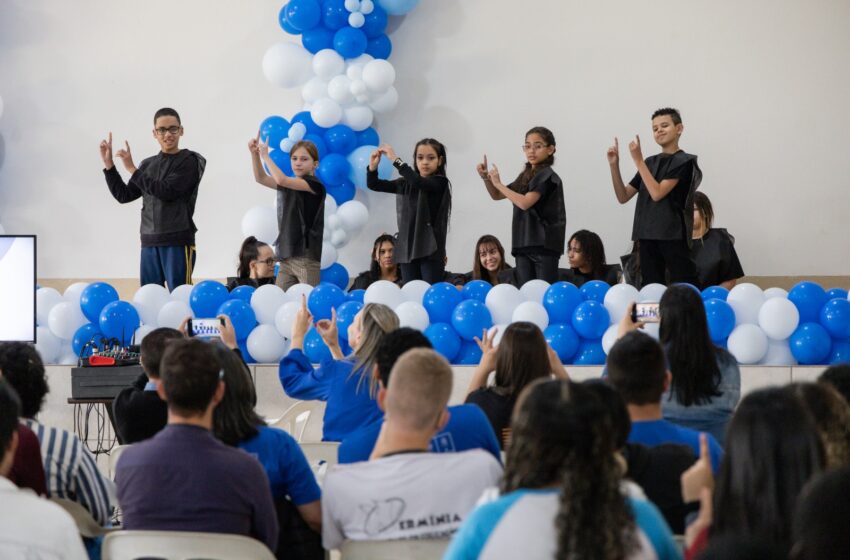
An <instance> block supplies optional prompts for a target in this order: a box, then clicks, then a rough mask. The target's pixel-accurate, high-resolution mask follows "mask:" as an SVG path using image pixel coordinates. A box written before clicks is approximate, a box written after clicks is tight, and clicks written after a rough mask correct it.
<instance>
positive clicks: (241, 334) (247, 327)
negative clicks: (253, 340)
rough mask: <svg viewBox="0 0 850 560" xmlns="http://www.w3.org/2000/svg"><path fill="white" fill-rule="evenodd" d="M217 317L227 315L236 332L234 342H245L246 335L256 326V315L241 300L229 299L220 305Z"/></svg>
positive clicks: (249, 306) (247, 304)
mask: <svg viewBox="0 0 850 560" xmlns="http://www.w3.org/2000/svg"><path fill="white" fill-rule="evenodd" d="M218 315H227V316H228V317H229V318H230V322H231V324H232V325H233V330H235V331H236V340H247V339H248V335H249V334H251V331H252V330H254V327H256V326H257V315H256V314H255V313H254V309H253V308H252V307H251V304H250V303H246V302H245V301H243V300H241V299H229V300H227V301H225V302H224V303H222V304H221V305H220V306H219V308H218V310H217V312H216V316H218Z"/></svg>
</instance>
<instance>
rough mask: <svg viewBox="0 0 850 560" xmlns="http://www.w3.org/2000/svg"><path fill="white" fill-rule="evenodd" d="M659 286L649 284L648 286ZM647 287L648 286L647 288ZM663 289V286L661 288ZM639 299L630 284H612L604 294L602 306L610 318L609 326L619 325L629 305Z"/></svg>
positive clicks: (635, 289)
mask: <svg viewBox="0 0 850 560" xmlns="http://www.w3.org/2000/svg"><path fill="white" fill-rule="evenodd" d="M653 285H655V286H660V285H661V284H650V286H653ZM647 287H649V286H647ZM662 287H663V286H662ZM638 299H640V292H638V290H637V288H635V287H634V286H632V285H631V284H614V285H613V286H611V287H610V288H608V291H607V292H605V299H604V300H603V304H604V305H605V309H607V310H608V315H609V316H610V317H611V324H616V323H619V322H620V321H621V320H622V319H623V315H625V314H626V310H627V309H628V308H629V304H630V303H632V302H633V301H635V302H636V301H638Z"/></svg>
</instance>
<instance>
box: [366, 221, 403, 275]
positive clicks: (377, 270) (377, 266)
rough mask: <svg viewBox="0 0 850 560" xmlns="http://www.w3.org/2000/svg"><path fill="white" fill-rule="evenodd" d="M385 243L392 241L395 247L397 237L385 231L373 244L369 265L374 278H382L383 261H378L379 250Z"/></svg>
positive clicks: (370, 273)
mask: <svg viewBox="0 0 850 560" xmlns="http://www.w3.org/2000/svg"><path fill="white" fill-rule="evenodd" d="M384 243H392V245H393V247H395V237H393V236H392V235H390V234H389V233H384V234H382V235H379V236H378V238H377V239H376V240H375V244H374V245H373V246H372V256H371V258H372V262H371V264H370V265H369V275H370V276H371V277H372V280H380V279H381V263H380V262H378V256H379V255H378V251H379V250H380V248H381V245H383V244H384ZM396 271H397V272H398V265H396Z"/></svg>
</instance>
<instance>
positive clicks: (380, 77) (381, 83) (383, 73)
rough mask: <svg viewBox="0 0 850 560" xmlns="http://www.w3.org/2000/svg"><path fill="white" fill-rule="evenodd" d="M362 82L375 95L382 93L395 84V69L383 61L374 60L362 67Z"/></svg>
mask: <svg viewBox="0 0 850 560" xmlns="http://www.w3.org/2000/svg"><path fill="white" fill-rule="evenodd" d="M363 81H364V82H366V87H368V88H369V89H370V90H372V91H374V92H375V93H382V92H384V91H387V89H388V88H389V87H390V86H391V85H393V83H394V82H395V68H393V65H392V64H391V63H390V62H389V61H387V60H384V59H381V58H379V59H376V60H373V61H371V62H368V63H367V64H366V66H364V67H363Z"/></svg>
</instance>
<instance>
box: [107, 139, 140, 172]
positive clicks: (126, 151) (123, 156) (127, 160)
mask: <svg viewBox="0 0 850 560" xmlns="http://www.w3.org/2000/svg"><path fill="white" fill-rule="evenodd" d="M109 144H110V149H111V148H112V134H111V133H110V135H109ZM102 151H103V148H101V152H102ZM115 155H116V156H118V159H120V160H121V163H123V164H124V169H126V170H127V173H130V174H131V175H132V174H133V173H135V172H136V165H135V164H134V163H133V154H131V153H130V144H128V143H127V141H126V140H124V148H123V149H121V150H118V151H117V152H115Z"/></svg>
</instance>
